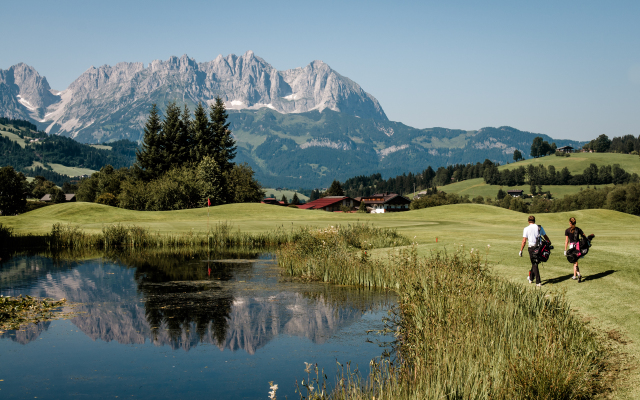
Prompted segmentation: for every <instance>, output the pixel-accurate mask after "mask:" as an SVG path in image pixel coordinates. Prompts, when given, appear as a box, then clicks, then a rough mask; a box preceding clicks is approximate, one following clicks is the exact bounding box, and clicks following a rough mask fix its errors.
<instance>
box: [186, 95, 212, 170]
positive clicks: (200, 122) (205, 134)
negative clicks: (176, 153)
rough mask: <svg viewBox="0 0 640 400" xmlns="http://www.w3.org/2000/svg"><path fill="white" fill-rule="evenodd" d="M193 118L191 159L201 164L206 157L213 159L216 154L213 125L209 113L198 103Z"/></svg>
mask: <svg viewBox="0 0 640 400" xmlns="http://www.w3.org/2000/svg"><path fill="white" fill-rule="evenodd" d="M193 117H194V118H193V123H192V132H191V134H192V135H193V136H192V137H193V145H192V146H191V159H192V160H195V161H198V162H199V161H200V160H202V159H204V157H205V156H210V157H213V155H214V154H215V152H214V147H215V146H214V140H213V135H212V133H213V132H212V130H211V127H210V125H211V124H210V123H209V119H208V118H207V111H206V110H205V108H204V107H203V106H202V103H198V106H197V107H196V111H195V112H194V116H193Z"/></svg>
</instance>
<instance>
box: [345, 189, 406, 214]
mask: <svg viewBox="0 0 640 400" xmlns="http://www.w3.org/2000/svg"><path fill="white" fill-rule="evenodd" d="M356 200H359V201H361V202H363V203H364V204H365V206H366V207H367V211H368V212H370V213H374V214H378V213H386V212H397V211H409V204H411V200H409V199H407V198H406V197H404V196H400V195H399V194H397V193H388V192H387V193H376V194H374V195H371V196H364V197H356Z"/></svg>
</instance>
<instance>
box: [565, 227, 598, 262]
mask: <svg viewBox="0 0 640 400" xmlns="http://www.w3.org/2000/svg"><path fill="white" fill-rule="evenodd" d="M595 236H596V235H594V234H593V233H592V234H591V235H589V236H586V237H585V236H584V235H580V237H579V239H578V241H577V242H576V243H575V245H574V246H573V247H572V248H570V249H569V250H567V261H569V262H570V263H571V264H575V263H576V262H577V261H578V259H580V258H582V257H584V256H586V255H587V253H588V252H589V248H590V247H591V240H593V238H594V237H595Z"/></svg>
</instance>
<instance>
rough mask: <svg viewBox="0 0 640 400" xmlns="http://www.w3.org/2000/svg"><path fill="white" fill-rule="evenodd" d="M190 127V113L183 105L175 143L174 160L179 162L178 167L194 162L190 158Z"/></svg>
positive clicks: (191, 139) (191, 142)
mask: <svg viewBox="0 0 640 400" xmlns="http://www.w3.org/2000/svg"><path fill="white" fill-rule="evenodd" d="M191 125H192V123H191V113H190V112H189V108H188V107H187V105H186V104H185V105H184V108H183V110H182V116H181V118H180V131H179V132H178V138H177V140H176V143H175V151H176V158H177V159H178V160H179V165H184V164H186V163H189V162H192V161H195V160H193V159H192V158H191V146H192V144H193V138H192V126H191Z"/></svg>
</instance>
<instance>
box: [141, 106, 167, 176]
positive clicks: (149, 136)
mask: <svg viewBox="0 0 640 400" xmlns="http://www.w3.org/2000/svg"><path fill="white" fill-rule="evenodd" d="M161 135H162V125H161V123H160V116H159V115H158V108H157V107H156V105H155V104H153V105H152V106H151V110H150V111H149V118H147V123H146V124H145V126H144V137H143V139H142V146H141V149H140V150H136V159H137V160H136V164H135V165H134V169H135V170H136V172H137V175H138V177H139V178H141V179H143V180H145V181H149V180H152V179H155V178H157V177H158V176H159V175H160V173H161V171H160V170H159V165H160V164H161V158H162V155H161V149H160V143H161V142H162V137H161Z"/></svg>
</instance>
